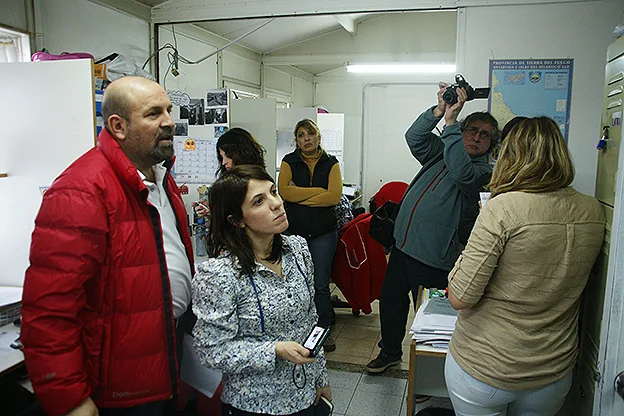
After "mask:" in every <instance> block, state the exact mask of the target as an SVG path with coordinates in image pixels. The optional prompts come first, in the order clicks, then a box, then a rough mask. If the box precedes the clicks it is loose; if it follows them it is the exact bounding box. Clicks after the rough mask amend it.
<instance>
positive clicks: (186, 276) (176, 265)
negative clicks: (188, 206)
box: [137, 163, 191, 318]
mask: <svg viewBox="0 0 624 416" xmlns="http://www.w3.org/2000/svg"><path fill="white" fill-rule="evenodd" d="M152 170H153V171H154V176H155V180H156V183H153V182H150V181H148V180H147V179H146V178H145V175H143V173H141V171H139V170H137V171H138V172H139V176H140V177H141V179H142V180H143V183H144V184H145V186H146V187H147V189H148V190H149V196H148V197H147V200H148V201H149V202H150V203H151V204H152V205H154V206H155V207H156V209H157V210H158V214H159V215H160V226H161V228H162V232H163V241H164V248H165V260H166V262H167V269H168V272H169V284H170V286H171V297H172V300H173V316H174V317H176V318H178V317H179V316H180V315H182V314H183V313H184V312H185V311H186V308H187V306H188V304H189V303H190V301H191V266H190V263H189V259H188V256H187V254H186V249H185V248H184V244H183V243H182V238H181V237H180V233H179V232H178V229H177V225H176V217H175V214H174V212H173V207H172V206H171V203H170V202H169V198H168V197H167V192H166V191H165V188H164V185H163V182H164V178H165V175H166V173H167V169H166V168H165V167H164V166H163V164H162V163H158V164H156V165H154V166H152Z"/></svg>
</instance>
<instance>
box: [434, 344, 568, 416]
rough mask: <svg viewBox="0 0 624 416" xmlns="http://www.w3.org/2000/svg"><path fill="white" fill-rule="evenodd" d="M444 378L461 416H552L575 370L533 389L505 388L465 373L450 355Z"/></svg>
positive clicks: (447, 359) (457, 411)
mask: <svg viewBox="0 0 624 416" xmlns="http://www.w3.org/2000/svg"><path fill="white" fill-rule="evenodd" d="M444 377H445V378H446V387H447V389H448V392H449V397H450V398H451V402H452V403H453V409H455V414H456V415H457V416H497V415H501V416H552V415H555V414H556V413H557V412H558V411H559V409H560V408H561V406H563V402H564V401H565V396H566V394H567V393H568V390H570V386H571V385H572V371H570V372H569V373H568V374H566V376H565V377H563V378H562V379H560V380H558V381H555V382H554V383H551V384H548V385H546V386H544V387H541V388H539V389H533V390H502V389H497V388H496V387H492V386H490V385H489V384H486V383H483V382H481V381H479V380H477V379H476V378H474V377H472V376H471V375H470V374H468V373H467V372H465V371H464V370H463V369H462V368H461V367H460V366H459V364H457V362H456V361H455V359H454V358H453V356H452V354H451V353H450V352H449V353H448V354H446V363H445V365H444Z"/></svg>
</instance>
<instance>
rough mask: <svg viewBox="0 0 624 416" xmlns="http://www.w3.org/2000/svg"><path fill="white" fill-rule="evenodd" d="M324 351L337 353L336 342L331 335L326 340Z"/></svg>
mask: <svg viewBox="0 0 624 416" xmlns="http://www.w3.org/2000/svg"><path fill="white" fill-rule="evenodd" d="M323 351H325V352H332V351H336V340H335V339H334V337H332V336H331V335H328V336H327V338H325V342H324V343H323Z"/></svg>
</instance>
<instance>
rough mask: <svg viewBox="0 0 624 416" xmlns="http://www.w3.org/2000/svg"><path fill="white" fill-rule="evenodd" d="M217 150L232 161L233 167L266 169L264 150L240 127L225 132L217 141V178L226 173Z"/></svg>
mask: <svg viewBox="0 0 624 416" xmlns="http://www.w3.org/2000/svg"><path fill="white" fill-rule="evenodd" d="M219 150H223V152H224V153H225V155H226V156H227V157H229V158H230V159H232V163H233V164H234V166H238V165H258V166H262V167H263V168H266V163H265V162H264V153H265V150H264V148H263V147H262V146H261V145H260V143H258V142H257V141H256V139H254V138H253V136H252V135H251V134H250V133H249V132H248V131H247V130H245V129H241V128H240V127H234V128H233V129H230V130H228V131H226V132H225V133H223V134H222V135H221V137H219V140H218V141H217V159H219V169H218V170H217V172H216V176H217V177H218V176H221V175H223V173H224V172H225V171H226V169H225V166H223V158H222V157H221V153H220V152H219Z"/></svg>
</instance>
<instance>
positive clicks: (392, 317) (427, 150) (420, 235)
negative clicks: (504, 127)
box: [366, 82, 499, 401]
mask: <svg viewBox="0 0 624 416" xmlns="http://www.w3.org/2000/svg"><path fill="white" fill-rule="evenodd" d="M439 86H440V89H439V90H438V93H437V97H438V103H437V105H436V106H434V107H432V108H430V109H428V110H427V111H425V112H424V113H422V114H421V115H420V116H419V117H418V119H416V121H415V122H414V123H413V124H412V126H411V127H410V128H409V129H408V130H407V132H406V133H405V139H406V141H407V145H408V146H409V148H410V151H411V152H412V155H414V157H415V158H416V159H417V160H418V161H419V162H420V163H421V165H422V166H423V167H422V168H421V169H422V170H423V171H422V173H421V174H420V175H418V177H417V178H415V180H413V181H412V183H411V184H410V186H409V188H408V189H407V191H406V193H405V197H404V199H403V201H402V203H401V206H400V210H399V212H398V215H397V217H396V223H395V228H394V238H395V245H394V247H393V248H392V252H391V254H390V260H389V262H388V267H387V269H386V275H385V278H384V282H383V287H382V290H381V296H380V320H381V335H382V339H381V341H380V342H379V347H380V348H381V351H380V353H379V355H378V356H377V358H375V359H374V360H372V361H371V362H369V363H368V364H367V366H366V370H367V371H368V372H370V373H381V372H383V371H385V370H386V369H387V368H389V367H391V366H393V365H396V364H399V363H400V362H401V355H402V351H401V345H402V341H403V338H404V336H405V327H406V324H407V315H408V311H409V292H410V290H411V291H412V293H413V294H414V299H416V296H415V294H416V291H417V289H418V286H419V285H422V286H424V287H428V288H432V287H434V288H440V289H443V288H446V286H447V275H448V273H449V271H450V270H451V269H452V267H453V265H454V264H455V261H456V260H457V257H458V256H459V253H460V252H461V250H462V248H463V246H464V245H465V243H466V241H467V239H468V235H469V234H470V230H471V229H472V225H473V224H474V220H475V219H476V216H477V214H478V210H479V208H478V201H479V191H480V190H481V189H482V188H483V186H485V185H487V184H488V182H489V181H490V176H491V174H492V168H491V166H490V165H489V163H488V153H489V151H490V150H491V149H492V148H494V147H495V145H496V143H497V142H498V137H499V131H498V122H497V121H496V119H495V118H494V117H492V115H491V114H490V113H487V112H476V113H472V114H470V115H469V116H468V117H466V119H465V120H463V121H462V122H458V121H457V117H458V115H459V113H460V111H461V110H462V108H463V106H464V103H465V102H466V101H468V100H469V99H472V98H475V97H470V98H468V96H467V93H466V89H465V88H463V87H461V86H449V85H447V84H446V83H443V82H441V83H440V84H439ZM451 88H453V89H454V92H455V93H456V94H452V95H454V96H456V101H455V100H448V96H449V94H447V96H446V97H447V100H448V101H455V102H453V103H448V102H446V101H445V100H444V93H445V92H446V91H447V89H448V90H450V89H451ZM476 98H481V97H476ZM442 117H444V121H445V126H444V129H443V131H442V135H441V136H438V135H436V134H433V133H432V131H433V129H434V128H435V127H436V125H437V124H438V122H439V121H440V120H441V119H442ZM427 398H428V396H423V401H424V400H426V399H427Z"/></svg>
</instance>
